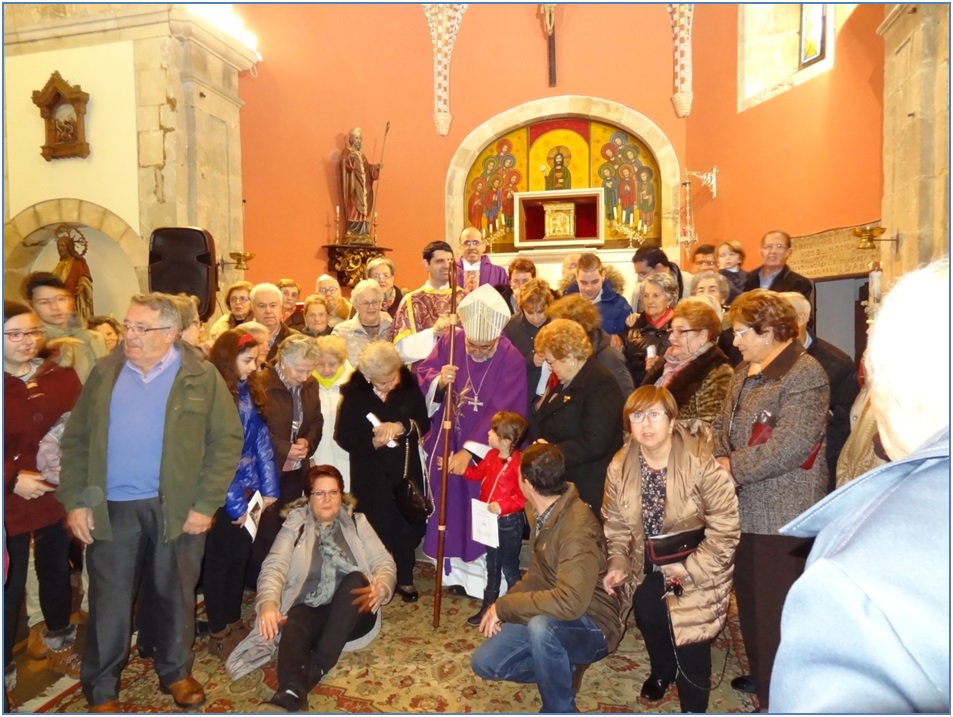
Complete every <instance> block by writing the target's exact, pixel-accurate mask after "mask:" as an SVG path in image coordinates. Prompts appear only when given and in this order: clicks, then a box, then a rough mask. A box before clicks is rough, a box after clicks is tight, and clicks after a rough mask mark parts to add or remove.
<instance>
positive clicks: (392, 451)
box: [335, 341, 430, 602]
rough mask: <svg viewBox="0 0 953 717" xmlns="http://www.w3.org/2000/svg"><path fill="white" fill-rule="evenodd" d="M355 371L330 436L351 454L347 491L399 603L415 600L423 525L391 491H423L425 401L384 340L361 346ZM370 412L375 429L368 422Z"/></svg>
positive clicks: (426, 423) (416, 596)
mask: <svg viewBox="0 0 953 717" xmlns="http://www.w3.org/2000/svg"><path fill="white" fill-rule="evenodd" d="M357 367H358V370H357V371H355V372H354V375H352V376H351V380H350V381H348V383H347V385H345V386H344V387H343V388H342V390H341V391H342V393H343V395H344V397H343V399H342V400H341V413H340V417H339V418H338V425H337V431H336V433H335V438H336V439H337V442H338V444H339V445H340V446H341V447H343V448H344V450H346V451H347V452H348V453H349V454H350V456H351V492H352V493H353V494H354V497H355V498H356V499H357V506H358V508H359V509H360V511H361V512H362V513H364V515H366V516H367V519H368V520H369V521H370V523H371V525H372V526H374V530H376V531H377V534H378V535H380V536H381V540H382V541H384V545H386V546H387V549H388V550H389V551H390V552H391V554H392V555H393V556H394V560H395V561H396V563H397V592H398V593H400V595H401V597H402V598H403V600H404V602H415V601H416V600H417V599H418V597H419V593H418V592H417V589H416V588H415V587H414V562H415V551H416V549H417V546H418V545H419V544H420V539H421V538H422V537H423V536H424V531H425V529H426V526H425V525H424V524H420V525H412V524H410V523H408V522H407V521H406V520H405V519H404V516H403V515H402V514H401V512H400V510H398V508H397V504H396V503H395V502H394V489H395V488H396V487H397V486H398V485H399V484H400V482H401V481H402V480H405V476H406V479H407V480H411V481H413V482H414V483H416V485H417V488H418V489H420V490H421V491H422V490H424V480H425V478H424V475H423V469H422V467H421V463H420V456H419V454H418V445H419V442H420V440H421V439H422V437H423V436H424V435H426V434H427V431H429V430H430V417H429V416H428V413H427V403H426V401H425V400H424V396H423V393H421V391H420V386H419V385H418V384H417V379H416V378H415V377H414V374H413V373H411V371H410V369H408V368H407V367H406V366H404V362H403V361H402V360H401V358H400V354H398V353H397V349H396V348H395V347H394V345H393V344H392V343H390V342H389V341H374V342H373V343H370V344H368V345H367V346H365V347H364V349H363V350H362V351H361V355H360V358H359V359H358V366H357ZM371 413H372V414H374V416H375V417H376V419H377V421H378V422H379V425H374V424H372V423H371V421H370V420H369V419H368V414H371Z"/></svg>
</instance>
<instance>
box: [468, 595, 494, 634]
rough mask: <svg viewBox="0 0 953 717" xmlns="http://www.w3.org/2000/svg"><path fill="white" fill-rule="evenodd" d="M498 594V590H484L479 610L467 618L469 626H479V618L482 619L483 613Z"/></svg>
mask: <svg viewBox="0 0 953 717" xmlns="http://www.w3.org/2000/svg"><path fill="white" fill-rule="evenodd" d="M499 596H500V593H499V591H497V592H492V593H491V592H490V591H489V590H484V591H483V604H482V605H480V611H479V612H478V613H477V614H476V615H471V616H470V617H468V618H467V625H469V626H470V627H480V620H482V619H483V615H484V613H485V612H486V611H487V610H489V609H490V605H492V604H493V603H495V602H496V599H497V598H498V597H499Z"/></svg>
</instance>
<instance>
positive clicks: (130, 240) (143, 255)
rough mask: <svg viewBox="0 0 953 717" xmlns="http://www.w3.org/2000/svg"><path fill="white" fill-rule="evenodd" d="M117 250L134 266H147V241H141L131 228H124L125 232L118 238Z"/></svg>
mask: <svg viewBox="0 0 953 717" xmlns="http://www.w3.org/2000/svg"><path fill="white" fill-rule="evenodd" d="M117 243H118V244H119V248H120V249H122V250H123V251H124V252H126V254H127V255H128V256H129V259H130V260H131V261H132V263H133V264H135V265H136V266H140V265H145V266H147V267H148V264H149V241H148V238H146V239H143V238H142V237H140V236H139V235H138V234H136V232H135V231H133V229H132V227H126V230H125V231H124V232H123V233H122V235H121V236H120V237H119V241H118V242H117Z"/></svg>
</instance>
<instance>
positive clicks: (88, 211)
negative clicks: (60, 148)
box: [3, 199, 149, 292]
mask: <svg viewBox="0 0 953 717" xmlns="http://www.w3.org/2000/svg"><path fill="white" fill-rule="evenodd" d="M62 223H70V224H81V225H83V226H87V227H91V228H92V229H96V230H97V231H99V232H101V233H102V234H104V235H105V236H107V237H109V238H110V239H112V240H113V241H115V242H116V244H118V245H119V248H120V249H122V250H123V252H124V253H125V254H126V256H127V257H129V261H130V262H131V263H132V265H133V267H134V268H135V271H136V278H137V279H138V281H139V287H140V289H141V290H142V291H144V292H145V291H148V290H149V247H148V245H147V243H146V241H145V240H143V239H142V237H140V236H139V234H138V233H137V232H136V231H135V230H134V229H133V228H132V227H131V226H129V225H128V224H127V223H126V222H125V220H124V219H122V217H120V216H119V215H117V214H114V213H113V212H111V211H109V210H108V209H106V208H105V207H102V206H100V205H98V204H94V203H93V202H87V201H86V200H84V199H50V200H47V201H44V202H39V203H37V204H34V205H32V206H30V207H27V208H26V209H24V210H23V211H21V212H20V213H18V214H17V215H16V216H15V217H13V218H12V219H11V220H10V221H8V222H7V223H6V224H4V227H3V261H4V279H5V280H6V282H8V283H9V282H10V281H11V280H12V281H13V282H15V283H14V286H19V283H20V280H21V279H22V278H23V277H24V276H26V274H27V273H28V272H30V271H32V267H33V264H34V262H35V261H36V258H37V257H38V256H39V255H40V253H41V252H42V251H43V249H44V248H45V247H46V245H47V244H48V243H49V241H50V239H51V237H52V235H48V236H46V237H44V238H42V239H41V240H39V241H34V242H31V241H27V239H28V238H29V237H30V235H31V234H33V233H34V232H35V231H36V230H38V229H42V228H43V227H47V226H51V225H56V224H62Z"/></svg>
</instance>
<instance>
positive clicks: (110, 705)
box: [89, 700, 122, 714]
mask: <svg viewBox="0 0 953 717" xmlns="http://www.w3.org/2000/svg"><path fill="white" fill-rule="evenodd" d="M89 711H90V712H102V713H105V714H119V713H120V712H122V707H121V706H120V704H119V700H109V701H108V702H103V703H102V704H98V705H93V706H92V707H90V708H89Z"/></svg>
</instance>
